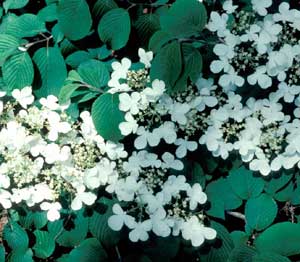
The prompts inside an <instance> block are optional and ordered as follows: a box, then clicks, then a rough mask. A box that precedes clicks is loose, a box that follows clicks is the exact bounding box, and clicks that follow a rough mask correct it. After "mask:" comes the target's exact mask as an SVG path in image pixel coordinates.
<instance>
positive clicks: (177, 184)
mask: <svg viewBox="0 0 300 262" xmlns="http://www.w3.org/2000/svg"><path fill="white" fill-rule="evenodd" d="M188 188H189V184H188V183H187V182H186V178H185V176H183V175H179V176H174V175H171V176H169V177H168V180H167V181H166V182H165V183H164V184H163V187H162V193H163V201H164V203H169V202H170V201H171V199H172V197H173V196H177V195H178V194H179V192H180V191H186V190H187V189H188Z"/></svg>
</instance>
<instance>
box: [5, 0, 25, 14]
mask: <svg viewBox="0 0 300 262" xmlns="http://www.w3.org/2000/svg"><path fill="white" fill-rule="evenodd" d="M28 2H29V0H5V1H4V3H3V7H4V10H5V12H7V11H8V10H9V9H20V8H22V7H24V6H26V5H27V4H28Z"/></svg>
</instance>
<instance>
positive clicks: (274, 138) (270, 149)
mask: <svg viewBox="0 0 300 262" xmlns="http://www.w3.org/2000/svg"><path fill="white" fill-rule="evenodd" d="M277 131H278V127H277V126H276V125H271V126H269V127H268V128H267V129H265V130H264V131H263V133H262V135H261V138H260V146H261V148H262V149H263V151H264V154H265V156H266V157H267V158H268V159H271V158H272V156H273V155H278V154H280V152H281V150H282V144H283V142H284V136H283V135H276V133H277Z"/></svg>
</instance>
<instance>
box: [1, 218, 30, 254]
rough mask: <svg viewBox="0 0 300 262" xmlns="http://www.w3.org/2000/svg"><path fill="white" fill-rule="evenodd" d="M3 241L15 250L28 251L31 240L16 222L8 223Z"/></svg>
mask: <svg viewBox="0 0 300 262" xmlns="http://www.w3.org/2000/svg"><path fill="white" fill-rule="evenodd" d="M3 239H4V240H5V241H6V242H7V244H8V245H9V247H10V248H11V249H13V250H17V249H18V250H23V251H24V250H26V249H27V248H28V243H29V239H28V236H27V233H26V231H25V230H24V229H23V228H22V227H21V226H20V225H19V224H18V223H16V222H11V221H10V222H8V223H7V224H6V225H5V226H4V230H3Z"/></svg>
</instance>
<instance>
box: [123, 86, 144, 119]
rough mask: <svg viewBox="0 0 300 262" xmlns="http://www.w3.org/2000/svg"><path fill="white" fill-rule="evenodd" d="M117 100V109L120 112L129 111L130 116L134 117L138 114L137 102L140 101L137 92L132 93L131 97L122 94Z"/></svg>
mask: <svg viewBox="0 0 300 262" xmlns="http://www.w3.org/2000/svg"><path fill="white" fill-rule="evenodd" d="M119 99H120V104H119V109H120V110H121V111H124V112H127V111H129V112H130V113H131V114H132V115H136V114H137V113H138V112H139V101H140V100H141V95H140V94H139V93H138V92H133V93H132V94H131V95H128V94H127V93H122V94H120V95H119Z"/></svg>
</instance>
